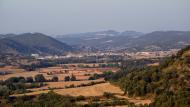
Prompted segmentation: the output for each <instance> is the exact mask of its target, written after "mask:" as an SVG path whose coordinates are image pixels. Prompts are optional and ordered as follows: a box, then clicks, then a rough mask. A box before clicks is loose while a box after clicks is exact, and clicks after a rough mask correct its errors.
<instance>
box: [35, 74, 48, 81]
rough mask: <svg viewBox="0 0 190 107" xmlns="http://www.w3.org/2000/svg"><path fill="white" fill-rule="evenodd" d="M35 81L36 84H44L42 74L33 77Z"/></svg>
mask: <svg viewBox="0 0 190 107" xmlns="http://www.w3.org/2000/svg"><path fill="white" fill-rule="evenodd" d="M35 81H36V82H46V79H45V77H44V76H43V75H42V74H37V75H36V76H35Z"/></svg>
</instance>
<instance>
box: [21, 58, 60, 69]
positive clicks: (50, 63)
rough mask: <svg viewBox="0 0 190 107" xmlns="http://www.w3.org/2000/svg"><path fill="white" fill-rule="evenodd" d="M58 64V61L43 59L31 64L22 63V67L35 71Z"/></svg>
mask: <svg viewBox="0 0 190 107" xmlns="http://www.w3.org/2000/svg"><path fill="white" fill-rule="evenodd" d="M53 66H56V63H55V62H53V61H50V60H44V61H43V60H42V61H40V62H38V63H33V64H30V65H20V68H22V69H25V70H27V71H35V70H36V69H39V68H47V67H53Z"/></svg>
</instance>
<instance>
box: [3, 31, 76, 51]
mask: <svg viewBox="0 0 190 107" xmlns="http://www.w3.org/2000/svg"><path fill="white" fill-rule="evenodd" d="M0 50H1V51H0V53H14V54H32V53H37V54H64V53H65V52H68V51H72V50H73V48H72V47H71V46H69V45H67V44H65V43H62V42H60V41H58V40H56V39H54V38H52V37H49V36H46V35H44V34H41V33H24V34H20V35H15V34H7V35H0Z"/></svg>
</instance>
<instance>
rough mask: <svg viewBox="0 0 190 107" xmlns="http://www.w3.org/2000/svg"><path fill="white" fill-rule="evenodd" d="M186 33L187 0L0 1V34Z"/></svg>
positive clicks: (188, 28) (188, 24) (189, 4)
mask: <svg viewBox="0 0 190 107" xmlns="http://www.w3.org/2000/svg"><path fill="white" fill-rule="evenodd" d="M103 30H117V31H126V30H135V31H140V32H152V31H158V30H182V31H190V0H0V34H6V33H17V34H18V33H26V32H40V33H45V34H49V35H62V34H69V33H81V32H91V31H103Z"/></svg>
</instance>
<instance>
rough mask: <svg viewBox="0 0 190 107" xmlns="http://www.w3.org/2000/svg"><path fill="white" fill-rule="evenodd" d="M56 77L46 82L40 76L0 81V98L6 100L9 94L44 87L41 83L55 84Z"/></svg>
mask: <svg viewBox="0 0 190 107" xmlns="http://www.w3.org/2000/svg"><path fill="white" fill-rule="evenodd" d="M57 81H58V77H53V78H52V79H51V80H46V79H45V77H44V76H43V75H42V74H37V75H36V76H35V77H34V78H33V77H26V78H24V77H10V78H8V79H7V80H5V81H0V97H5V98H7V97H8V96H9V95H11V94H16V93H26V92H29V91H28V90H27V89H31V88H39V87H42V86H45V85H46V84H44V83H43V82H57Z"/></svg>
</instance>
